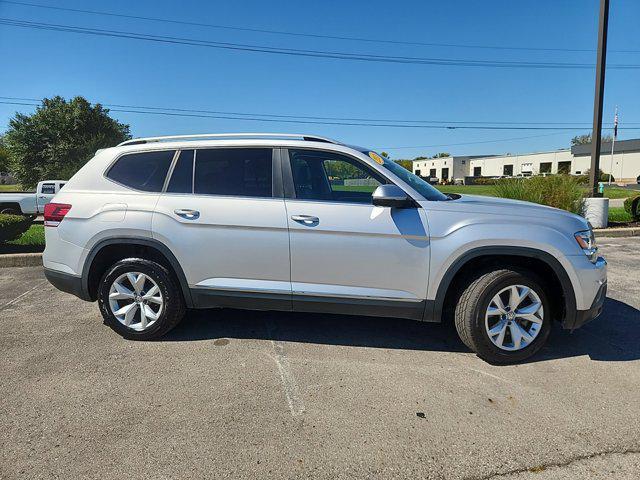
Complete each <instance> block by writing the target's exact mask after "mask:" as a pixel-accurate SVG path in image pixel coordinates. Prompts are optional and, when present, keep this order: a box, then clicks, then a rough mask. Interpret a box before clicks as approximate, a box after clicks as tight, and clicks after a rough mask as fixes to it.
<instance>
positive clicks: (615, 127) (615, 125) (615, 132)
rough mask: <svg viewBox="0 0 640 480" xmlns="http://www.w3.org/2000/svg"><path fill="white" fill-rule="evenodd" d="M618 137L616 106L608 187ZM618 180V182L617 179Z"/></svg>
mask: <svg viewBox="0 0 640 480" xmlns="http://www.w3.org/2000/svg"><path fill="white" fill-rule="evenodd" d="M617 137H618V106H617V105H616V114H615V115H614V116H613V138H612V139H611V162H610V165H609V185H611V175H613V150H614V148H615V146H616V138H617ZM618 180H620V179H619V178H618Z"/></svg>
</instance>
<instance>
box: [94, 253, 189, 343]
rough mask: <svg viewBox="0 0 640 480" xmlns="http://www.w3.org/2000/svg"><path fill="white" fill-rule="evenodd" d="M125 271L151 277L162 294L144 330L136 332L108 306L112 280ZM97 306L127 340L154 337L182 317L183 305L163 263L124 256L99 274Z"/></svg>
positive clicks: (182, 299) (161, 334)
mask: <svg viewBox="0 0 640 480" xmlns="http://www.w3.org/2000/svg"><path fill="white" fill-rule="evenodd" d="M127 272H140V273H144V274H145V275H147V276H148V277H149V278H151V279H152V280H153V281H154V282H155V283H156V284H157V285H158V288H159V289H160V292H161V293H162V297H163V301H164V303H163V305H162V311H161V313H160V316H159V317H158V319H157V320H156V321H155V322H154V323H153V325H150V326H149V328H148V329H146V330H143V331H136V330H134V329H132V328H129V327H127V326H125V325H123V324H122V323H120V322H119V321H118V319H117V318H116V317H115V315H114V314H113V312H112V311H111V307H110V306H109V290H110V289H111V285H112V284H113V282H114V281H115V280H116V279H117V278H118V277H120V276H121V275H122V274H124V273H127ZM98 305H99V307H100V313H102V317H103V318H104V321H105V323H106V324H107V325H109V326H110V327H111V328H112V329H113V330H115V331H116V332H117V333H119V334H120V335H121V336H123V337H124V338H127V339H130V340H154V339H157V338H160V337H162V336H163V335H165V334H166V333H167V332H169V331H170V330H171V329H173V328H174V327H175V326H176V325H178V323H180V321H181V320H182V318H183V317H184V314H185V304H184V298H183V297H182V291H181V289H180V285H179V284H178V282H177V280H176V279H175V277H174V276H173V275H172V274H171V272H169V271H168V270H167V269H166V268H165V267H164V266H162V265H160V264H158V263H156V262H152V261H150V260H145V259H142V258H127V259H124V260H120V261H119V262H117V263H116V264H114V265H112V266H111V267H110V268H109V269H108V270H107V271H106V272H105V274H104V275H103V276H102V279H101V280H100V285H99V287H98Z"/></svg>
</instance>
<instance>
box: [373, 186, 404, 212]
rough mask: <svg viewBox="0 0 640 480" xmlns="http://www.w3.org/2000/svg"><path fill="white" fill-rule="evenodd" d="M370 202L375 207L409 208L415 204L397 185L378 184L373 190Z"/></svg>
mask: <svg viewBox="0 0 640 480" xmlns="http://www.w3.org/2000/svg"><path fill="white" fill-rule="evenodd" d="M372 203H373V204H374V205H375V206H376V207H391V208H409V207H413V206H414V205H415V202H414V201H413V199H412V198H411V197H410V196H409V195H407V194H406V193H405V192H404V190H402V189H401V188H400V187H398V186H397V185H380V186H379V187H378V188H376V190H375V192H373V198H372Z"/></svg>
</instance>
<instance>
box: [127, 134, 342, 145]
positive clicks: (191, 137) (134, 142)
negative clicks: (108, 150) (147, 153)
mask: <svg viewBox="0 0 640 480" xmlns="http://www.w3.org/2000/svg"><path fill="white" fill-rule="evenodd" d="M207 138H212V139H224V138H246V139H251V138H273V139H280V138H292V139H299V140H304V141H307V142H324V143H335V144H338V143H339V142H337V141H335V140H331V139H330V138H324V137H318V136H316V135H304V134H292V133H202V134H197V135H167V136H163V137H143V138H132V139H131V140H127V141H125V142H122V143H120V144H118V147H123V146H125V145H140V144H143V143H153V142H166V141H171V140H198V139H207Z"/></svg>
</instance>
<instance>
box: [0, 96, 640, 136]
mask: <svg viewBox="0 0 640 480" xmlns="http://www.w3.org/2000/svg"><path fill="white" fill-rule="evenodd" d="M0 104H4V105H22V106H32V107H37V106H40V104H39V103H27V102H17V101H15V102H14V101H0ZM105 106H107V105H106V104H105ZM123 107H125V108H110V111H112V112H120V113H133V114H141V115H157V116H168V117H190V118H211V119H217V120H242V121H251V122H267V123H295V124H306V125H335V126H350V127H384V128H412V129H433V130H458V129H460V130H545V131H546V130H555V131H576V130H584V127H582V126H571V127H557V126H556V127H544V126H535V127H526V126H497V125H456V126H450V125H417V124H391V123H375V122H368V123H364V122H346V121H335V122H329V121H321V120H304V119H300V120H294V119H275V118H258V117H238V116H233V115H232V114H229V115H210V114H203V113H188V111H184V112H168V111H159V110H153V111H145V110H144V109H145V108H147V107H140V106H134V105H129V106H123ZM618 130H640V127H624V128H619V129H618Z"/></svg>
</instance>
